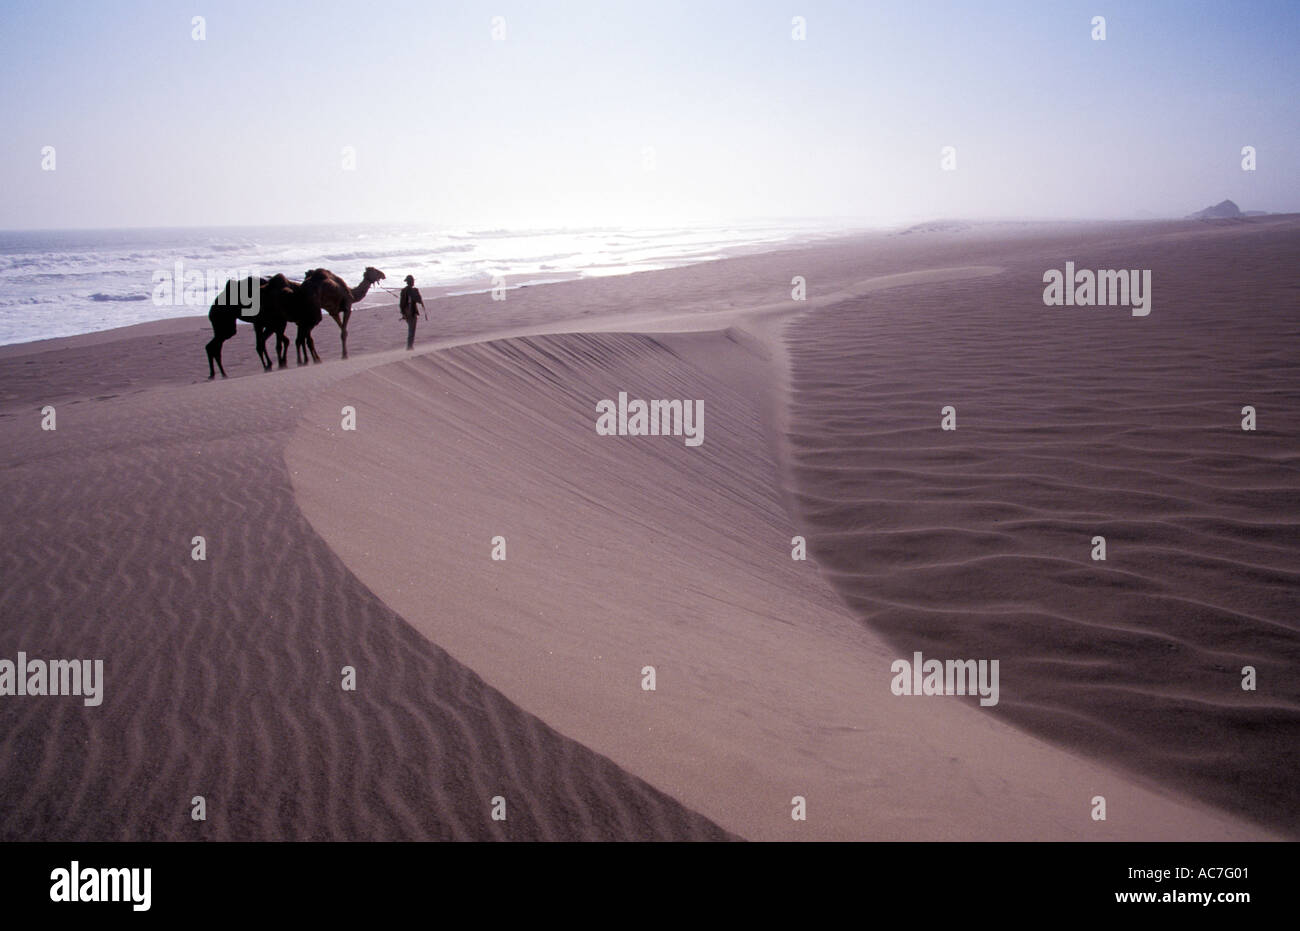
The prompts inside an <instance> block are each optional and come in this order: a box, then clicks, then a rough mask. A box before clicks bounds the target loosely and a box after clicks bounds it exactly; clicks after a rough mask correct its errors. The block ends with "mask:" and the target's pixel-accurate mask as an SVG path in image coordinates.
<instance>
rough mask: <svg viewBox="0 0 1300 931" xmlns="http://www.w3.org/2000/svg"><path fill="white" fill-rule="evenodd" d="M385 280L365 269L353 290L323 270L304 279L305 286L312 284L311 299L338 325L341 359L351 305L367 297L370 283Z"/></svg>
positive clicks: (346, 340) (380, 273)
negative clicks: (341, 348)
mask: <svg viewBox="0 0 1300 931" xmlns="http://www.w3.org/2000/svg"><path fill="white" fill-rule="evenodd" d="M387 277H388V276H387V275H385V274H384V273H383V272H381V271H380V270H379V269H377V268H371V267H370V266H366V270H365V272H364V273H363V274H362V276H361V284H359V285H357V286H356V287H355V288H349V287H348V283H347V282H346V281H344V280H343V279H342V278H340V277H339V276H338V275H336V274H334V273H333V272H332V271H329V270H328V269H324V268H316V269H312V270H311V271H309V272H307V276H306V277H305V278H304V279H303V285H304V287H306V286H307V285H308V282H309V281H310V282H311V293H312V297H313V299H314V300H315V301H316V302H317V303H318V304H319V305H320V308H321V310H323V311H324V312H325V313H327V314H329V315H330V316H331V317H332V318H334V322H335V323H337V324H338V325H339V341H340V342H341V343H342V344H343V358H345V359H346V358H347V357H348V319H349V318H350V317H351V316H352V305H353V304H355V303H356V302H357V301H359V300H361V299H362V298H364V297H365V296H366V292H367V291H369V290H370V286H371V285H372V284H374V283H375V282H376V281H383V280H384V279H385V278H387ZM308 339H309V340H310V336H309V337H308ZM314 354H315V350H314V349H313V355H314ZM317 361H319V359H318V360H317Z"/></svg>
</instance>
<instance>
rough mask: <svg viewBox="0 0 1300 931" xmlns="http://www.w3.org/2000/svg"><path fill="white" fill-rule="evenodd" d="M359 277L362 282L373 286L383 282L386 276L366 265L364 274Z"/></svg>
mask: <svg viewBox="0 0 1300 931" xmlns="http://www.w3.org/2000/svg"><path fill="white" fill-rule="evenodd" d="M361 277H362V279H363V280H365V281H367V282H369V283H370V284H374V283H375V282H376V281H383V280H384V279H385V278H387V277H388V276H387V275H385V274H384V273H383V272H381V271H380V270H379V269H377V268H371V267H370V266H369V265H367V266H366V272H365V274H364V275H362V276H361Z"/></svg>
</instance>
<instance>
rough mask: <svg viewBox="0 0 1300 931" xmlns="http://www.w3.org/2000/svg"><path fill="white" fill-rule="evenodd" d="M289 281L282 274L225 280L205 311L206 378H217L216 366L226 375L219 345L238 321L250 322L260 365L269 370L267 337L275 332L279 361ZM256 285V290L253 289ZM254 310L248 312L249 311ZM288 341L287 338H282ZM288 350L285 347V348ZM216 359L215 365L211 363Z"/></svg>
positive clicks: (290, 294)
mask: <svg viewBox="0 0 1300 931" xmlns="http://www.w3.org/2000/svg"><path fill="white" fill-rule="evenodd" d="M290 285H291V282H289V281H287V280H286V279H285V277H284V276H283V275H276V276H274V277H273V278H269V279H268V278H257V279H254V278H252V277H248V278H244V279H242V280H240V281H234V280H231V281H227V282H226V287H225V289H224V290H223V291H222V292H221V293H220V294H218V295H217V299H216V300H215V301H213V302H212V307H211V309H210V310H209V311H208V321H209V322H210V323H211V324H212V340H211V341H210V342H209V343H208V344H207V346H206V347H204V348H205V349H207V352H208V378H209V379H212V378H216V377H217V373H216V369H220V370H221V377H222V378H225V377H226V368H225V366H224V365H222V364H221V346H222V344H223V343H225V341H226V340H228V339H230V338H231V337H232V336H234V335H235V331H236V330H237V329H238V325H239V321H241V320H242V321H244V322H245V323H251V324H252V325H253V336H254V338H255V339H256V341H257V357H258V359H259V360H261V362H262V367H263V368H265V369H267V370H270V368H271V357H270V355H268V354H267V351H266V340H267V337H269V336H270V335H271V334H272V333H275V334H276V354H277V355H279V356H280V357H281V358H280V364H281V365H283V364H284V357H283V354H282V353H281V351H280V348H279V347H280V343H281V341H285V340H284V326H285V321H286V312H287V309H288V305H289V304H290V303H291V302H292V300H293V297H294V292H293V290H292V289H291V288H290ZM254 289H256V294H255V292H254ZM251 310H252V311H256V312H255V313H253V314H251V315H250V314H249V311H251ZM285 342H287V341H285ZM285 351H286V352H287V349H286V350H285ZM214 363H215V365H214Z"/></svg>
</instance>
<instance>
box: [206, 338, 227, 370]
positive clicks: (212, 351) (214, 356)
mask: <svg viewBox="0 0 1300 931" xmlns="http://www.w3.org/2000/svg"><path fill="white" fill-rule="evenodd" d="M224 342H225V340H224V339H222V338H221V337H220V336H214V337H212V339H211V341H210V342H209V343H208V344H207V346H205V347H204V348H205V349H207V351H208V381H211V380H212V379H214V378H216V377H217V373H216V371H215V370H214V368H213V365H212V363H213V362H216V368H219V369H221V377H222V378H225V377H226V367H225V366H224V365H222V364H221V344H222V343H224Z"/></svg>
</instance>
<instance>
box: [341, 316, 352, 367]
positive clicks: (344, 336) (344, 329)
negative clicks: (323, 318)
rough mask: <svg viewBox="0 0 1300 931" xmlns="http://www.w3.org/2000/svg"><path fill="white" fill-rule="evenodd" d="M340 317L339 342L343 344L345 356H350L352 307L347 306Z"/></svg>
mask: <svg viewBox="0 0 1300 931" xmlns="http://www.w3.org/2000/svg"><path fill="white" fill-rule="evenodd" d="M340 317H341V319H339V321H338V323H339V342H341V343H342V344H343V358H345V359H346V358H347V357H348V320H349V319H350V318H351V317H352V308H351V307H345V308H343V312H342V314H341V315H340Z"/></svg>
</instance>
